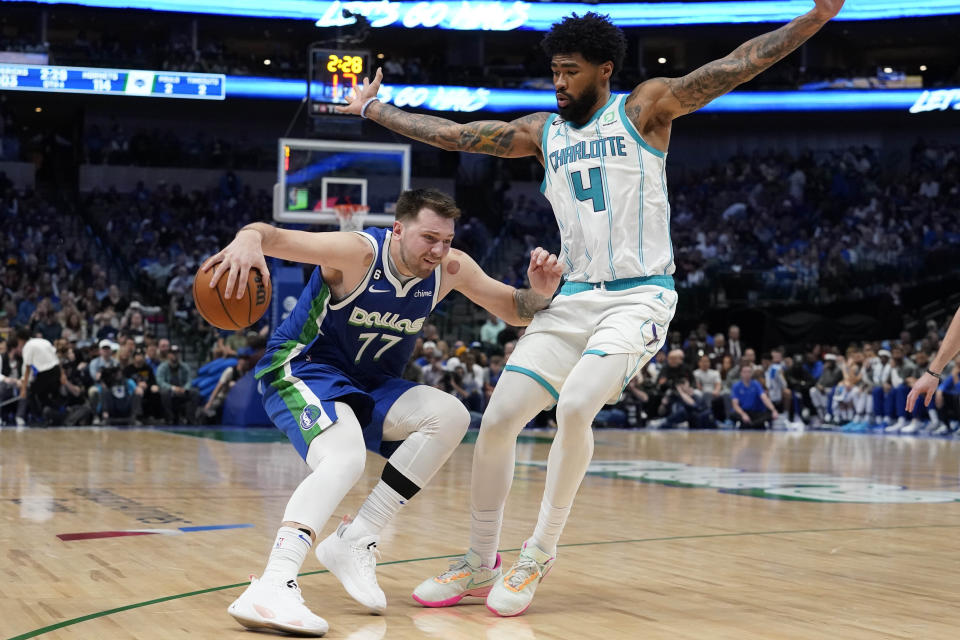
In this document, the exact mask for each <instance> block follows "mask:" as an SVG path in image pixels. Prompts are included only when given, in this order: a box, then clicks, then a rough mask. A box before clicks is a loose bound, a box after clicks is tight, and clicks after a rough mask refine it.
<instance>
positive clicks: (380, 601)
mask: <svg viewBox="0 0 960 640" xmlns="http://www.w3.org/2000/svg"><path fill="white" fill-rule="evenodd" d="M349 526H350V523H349V522H348V521H346V519H345V520H344V522H342V523H340V526H339V527H337V530H336V531H334V532H333V533H331V534H330V535H329V536H327V538H326V539H325V540H324V541H323V542H321V543H320V544H318V545H317V550H316V554H317V560H319V561H320V562H321V563H322V564H323V566H325V567H326V568H327V569H329V570H330V573H332V574H333V575H335V576H336V577H337V579H338V580H339V581H340V584H342V585H343V588H344V589H346V590H347V593H349V594H350V597H352V598H353V599H354V600H356V601H357V602H359V603H360V604H362V605H363V606H365V607H366V608H368V609H370V611H372V612H374V613H381V612H382V611H383V610H384V609H386V608H387V596H386V595H384V593H383V590H382V589H381V588H380V585H379V584H377V558H378V557H379V556H380V551H379V550H378V549H377V543H378V542H379V541H380V540H379V538H378V537H377V536H362V537H360V538H357V539H356V540H348V539H345V538H344V537H343V534H344V532H345V531H346V530H347V527H349Z"/></svg>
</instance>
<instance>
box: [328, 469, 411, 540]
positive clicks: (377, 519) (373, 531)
mask: <svg viewBox="0 0 960 640" xmlns="http://www.w3.org/2000/svg"><path fill="white" fill-rule="evenodd" d="M406 502H407V501H406V500H405V499H404V497H403V496H402V495H400V494H399V493H397V492H396V491H395V490H394V489H393V488H392V487H390V485H388V484H387V483H386V482H384V481H383V480H381V481H379V482H378V483H377V486H376V487H374V488H373V491H371V492H370V495H369V496H367V499H366V500H365V501H364V502H363V506H361V507H360V511H358V512H357V517H356V518H354V519H353V522H352V523H351V524H350V526H349V527H347V530H346V531H345V532H344V534H343V535H344V537H345V538H347V539H349V540H356V539H357V538H362V537H363V536H378V535H380V531H381V530H382V529H383V528H384V527H385V526H387V523H389V522H390V521H391V520H392V519H393V517H394V516H395V515H397V512H398V511H399V510H400V507H402V506H403V505H404V504H406Z"/></svg>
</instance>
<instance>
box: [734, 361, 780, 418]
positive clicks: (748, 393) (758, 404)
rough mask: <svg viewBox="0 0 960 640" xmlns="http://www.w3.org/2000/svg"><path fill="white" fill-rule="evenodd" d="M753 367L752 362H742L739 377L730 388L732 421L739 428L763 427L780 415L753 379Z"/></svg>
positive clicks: (760, 386) (761, 387)
mask: <svg viewBox="0 0 960 640" xmlns="http://www.w3.org/2000/svg"><path fill="white" fill-rule="evenodd" d="M753 368H754V367H753V365H752V364H750V363H749V362H744V363H743V365H742V366H741V367H740V379H739V380H738V381H737V382H736V383H735V384H734V385H733V387H732V389H731V390H730V394H731V396H732V397H731V400H730V402H731V404H732V406H733V414H734V421H735V422H736V423H737V426H738V427H739V428H741V429H748V428H750V429H763V428H765V427H767V426H769V425H768V423H769V422H770V420H776V419H777V418H778V417H779V415H780V413H779V412H778V411H777V409H776V407H774V406H773V403H772V402H770V398H769V397H768V396H767V393H766V391H764V390H763V386H762V385H761V384H760V383H759V382H757V381H756V380H754V379H753Z"/></svg>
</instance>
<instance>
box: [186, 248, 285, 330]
mask: <svg viewBox="0 0 960 640" xmlns="http://www.w3.org/2000/svg"><path fill="white" fill-rule="evenodd" d="M218 264H219V263H217V264H215V265H213V266H211V267H210V269H208V270H206V271H204V269H203V267H202V266H201V267H200V269H199V270H197V275H196V277H195V278H194V279H193V301H194V303H195V304H196V306H197V311H199V312H200V315H201V316H203V319H204V320H206V321H207V322H209V323H210V324H212V325H213V326H215V327H217V328H219V329H229V330H232V331H236V330H238V329H243V328H245V327H249V326H250V325H252V324H253V323H254V322H256V321H257V320H259V319H260V318H261V317H262V316H263V314H264V313H265V312H266V311H267V307H268V306H270V298H271V294H272V287H271V285H270V279H269V278H264V277H263V275H262V274H261V273H260V270H259V269H257V268H256V267H254V268H252V269H250V271H249V272H248V274H247V281H246V283H245V284H244V283H241V284H240V286H239V287H238V289H239V291H238V292H237V293H236V295H231V296H230V297H227V295H226V287H227V280H228V279H229V278H228V277H227V273H226V272H225V273H224V274H223V275H222V276H221V278H220V279H219V280H218V281H217V286H215V287H211V286H210V281H211V280H212V279H213V274H214V273H216V270H217V265H218Z"/></svg>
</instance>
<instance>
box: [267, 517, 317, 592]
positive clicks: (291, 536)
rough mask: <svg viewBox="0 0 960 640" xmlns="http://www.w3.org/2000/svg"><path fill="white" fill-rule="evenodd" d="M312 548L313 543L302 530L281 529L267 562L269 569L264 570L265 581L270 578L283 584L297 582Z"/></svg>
mask: <svg viewBox="0 0 960 640" xmlns="http://www.w3.org/2000/svg"><path fill="white" fill-rule="evenodd" d="M311 546H313V543H312V542H311V541H310V536H309V535H307V534H306V533H304V532H303V531H301V530H300V529H294V528H293V527H280V529H279V530H278V531H277V539H276V540H275V541H274V543H273V549H272V550H271V551H270V558H269V559H268V560H267V567H266V568H265V569H264V570H263V579H264V580H266V579H268V578H269V579H270V580H276V581H277V582H281V583H286V582H287V581H289V580H296V579H297V574H298V573H300V567H302V566H303V561H304V560H306V558H307V554H308V553H309V552H310V547H311Z"/></svg>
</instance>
